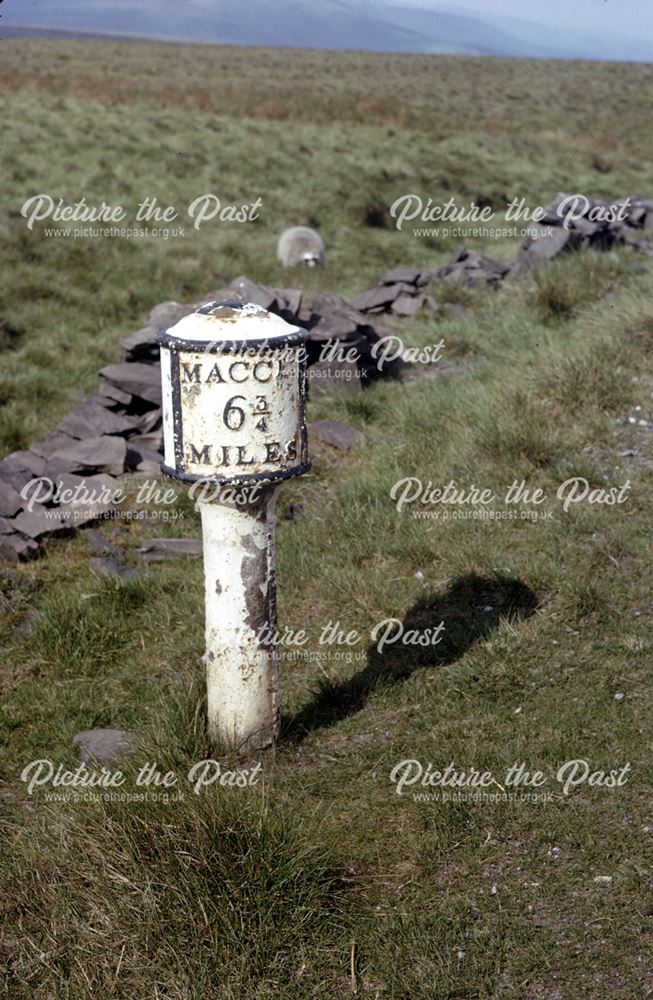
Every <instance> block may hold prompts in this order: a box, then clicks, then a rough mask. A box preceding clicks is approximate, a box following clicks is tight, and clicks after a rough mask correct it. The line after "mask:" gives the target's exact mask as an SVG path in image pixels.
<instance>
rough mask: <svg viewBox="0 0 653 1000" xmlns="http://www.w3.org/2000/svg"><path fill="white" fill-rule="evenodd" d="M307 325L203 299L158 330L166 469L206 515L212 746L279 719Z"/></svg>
mask: <svg viewBox="0 0 653 1000" xmlns="http://www.w3.org/2000/svg"><path fill="white" fill-rule="evenodd" d="M306 336H307V335H306V332H305V331H304V330H301V329H300V328H298V327H295V326H291V325H290V324H289V323H286V322H285V320H283V319H281V317H279V316H276V315H275V314H273V313H269V312H267V311H266V310H265V309H262V308H261V307H260V306H256V305H243V304H241V303H240V302H231V301H225V302H211V303H209V304H208V305H205V306H203V307H202V308H201V309H199V310H198V311H197V312H195V313H192V314H191V315H189V316H185V317H184V318H183V319H182V320H180V322H179V323H177V324H176V325H175V326H173V327H172V328H171V329H169V330H167V331H166V332H165V333H161V334H160V335H159V337H158V341H159V344H160V347H161V379H162V387H163V436H164V462H163V464H162V466H161V468H162V471H163V472H165V473H167V475H169V476H172V477H174V478H176V479H179V480H181V481H182V482H185V483H188V484H189V485H190V484H195V485H194V486H193V487H192V493H193V495H194V496H195V498H196V499H197V501H198V506H199V509H200V512H201V518H202V536H203V548H204V580H205V609H206V632H205V635H206V653H205V656H204V660H205V664H206V679H207V705H208V727H209V736H210V738H211V740H212V741H213V742H214V743H215V744H216V745H219V746H223V747H229V748H237V749H241V750H245V749H251V748H254V747H263V746H268V745H269V744H270V743H271V742H272V741H273V739H274V738H275V736H276V735H277V734H278V729H279V660H278V652H277V649H276V644H275V635H276V628H277V613H276V594H275V520H276V519H275V506H276V500H277V493H278V490H279V486H280V484H281V483H282V482H283V480H284V479H288V478H290V477H291V476H298V475H301V474H302V473H303V472H306V471H307V469H308V468H309V467H310V463H309V461H308V454H307V443H306V424H305V416H304V410H305V398H306V351H305V341H306Z"/></svg>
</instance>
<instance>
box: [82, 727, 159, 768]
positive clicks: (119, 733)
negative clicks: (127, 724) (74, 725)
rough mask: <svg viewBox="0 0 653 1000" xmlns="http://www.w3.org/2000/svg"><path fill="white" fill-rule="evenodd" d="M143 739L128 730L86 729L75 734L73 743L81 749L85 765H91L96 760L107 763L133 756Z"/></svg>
mask: <svg viewBox="0 0 653 1000" xmlns="http://www.w3.org/2000/svg"><path fill="white" fill-rule="evenodd" d="M141 739H142V737H141V735H140V733H134V732H129V731H128V730H126V729H86V730H84V732H81V733H75V735H74V736H73V743H75V744H76V745H77V746H78V747H79V756H80V759H81V760H82V761H83V763H85V764H90V763H91V762H92V761H94V760H97V761H100V762H101V763H107V762H109V761H112V760H115V759H116V758H117V757H124V756H127V755H129V754H133V753H135V751H136V750H137V749H138V747H139V744H140V742H141Z"/></svg>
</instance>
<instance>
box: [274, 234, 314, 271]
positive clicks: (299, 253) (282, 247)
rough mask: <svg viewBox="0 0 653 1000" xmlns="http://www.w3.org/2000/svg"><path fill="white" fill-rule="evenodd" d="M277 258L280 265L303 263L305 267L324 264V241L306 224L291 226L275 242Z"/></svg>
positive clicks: (287, 265)
mask: <svg viewBox="0 0 653 1000" xmlns="http://www.w3.org/2000/svg"><path fill="white" fill-rule="evenodd" d="M277 260H278V261H279V263H280V264H281V265H282V267H297V265H298V264H305V265H306V266H307V267H315V266H316V264H319V265H320V267H323V266H324V260H325V248H324V241H323V239H322V237H321V236H320V234H319V233H316V232H315V230H314V229H309V228H308V227H307V226H293V227H292V228H291V229H286V230H284V232H283V233H282V234H281V236H280V237H279V242H278V243H277Z"/></svg>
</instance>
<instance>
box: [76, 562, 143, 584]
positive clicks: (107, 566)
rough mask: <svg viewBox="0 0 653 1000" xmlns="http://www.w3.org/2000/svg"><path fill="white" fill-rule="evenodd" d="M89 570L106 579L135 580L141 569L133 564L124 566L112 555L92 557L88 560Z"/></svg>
mask: <svg viewBox="0 0 653 1000" xmlns="http://www.w3.org/2000/svg"><path fill="white" fill-rule="evenodd" d="M89 565H90V567H91V571H92V572H93V573H95V575H96V576H101V577H104V578H105V579H107V580H137V579H138V578H139V577H141V576H142V575H143V571H142V570H140V569H136V568H135V567H133V566H125V564H124V563H121V562H118V560H117V559H114V558H113V556H105V557H100V556H97V557H94V558H93V559H91V561H90V564H89Z"/></svg>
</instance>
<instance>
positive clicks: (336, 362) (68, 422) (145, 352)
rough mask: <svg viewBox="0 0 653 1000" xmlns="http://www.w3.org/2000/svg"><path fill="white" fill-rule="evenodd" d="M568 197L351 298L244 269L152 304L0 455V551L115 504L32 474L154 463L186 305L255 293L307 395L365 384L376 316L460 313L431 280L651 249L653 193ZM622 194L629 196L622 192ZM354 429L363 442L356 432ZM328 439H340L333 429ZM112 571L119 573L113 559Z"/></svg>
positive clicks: (482, 280)
mask: <svg viewBox="0 0 653 1000" xmlns="http://www.w3.org/2000/svg"><path fill="white" fill-rule="evenodd" d="M565 197H567V196H565V195H560V196H559V197H558V198H557V199H556V200H555V201H554V202H552V203H551V205H549V206H548V208H547V209H546V211H545V216H544V218H543V219H542V221H541V223H539V224H538V225H533V224H531V226H530V229H531V231H532V234H531V235H529V236H528V237H526V239H525V240H524V241H523V243H522V245H521V247H520V249H519V253H518V255H517V258H516V259H515V260H514V261H512V262H510V263H503V262H499V261H495V260H492V259H491V258H489V257H485V256H484V255H483V254H481V253H479V252H478V251H476V250H467V249H465V248H461V249H459V250H458V251H456V253H454V255H453V256H452V258H451V260H450V261H449V262H448V263H446V264H444V265H442V266H441V267H438V268H425V269H417V268H410V267H397V268H394V269H393V270H391V271H389V272H388V273H387V274H385V275H384V276H383V277H382V278H381V280H380V282H379V283H378V285H377V286H376V287H375V288H373V289H370V290H369V291H367V292H364V293H363V294H361V295H359V296H357V297H356V298H355V299H354V300H353V302H351V303H350V302H346V301H345V300H344V299H342V298H340V297H339V296H338V295H335V294H334V293H332V292H319V291H316V292H302V291H301V290H300V289H295V288H268V287H266V286H264V285H260V284H257V283H256V282H254V281H252V280H251V279H249V278H247V277H244V276H241V277H238V278H235V279H234V281H232V282H231V284H230V285H229V286H228V287H227V288H220V289H217V290H214V291H211V292H208V293H207V294H206V295H205V296H203V297H202V298H201V300H199V301H197V302H193V303H190V304H181V303H179V302H162V303H160V304H159V305H157V306H156V307H155V308H154V309H152V311H151V312H150V315H149V317H148V320H147V322H146V324H145V325H144V326H143V327H141V328H140V329H139V330H136V331H135V332H134V333H132V334H130V335H129V336H126V337H124V338H123V339H122V341H121V346H122V348H123V351H124V356H123V359H122V361H118V362H116V363H114V364H110V365H106V366H105V367H104V368H102V369H101V370H100V373H99V375H100V381H99V385H98V387H97V389H96V390H95V391H94V392H93V393H92V394H91V395H90V396H88V397H87V398H86V399H84V400H82V402H81V403H79V405H78V406H76V407H75V408H74V409H73V410H72V411H71V412H70V413H68V414H67V415H66V416H65V417H64V418H63V419H62V420H60V421H59V424H58V425H57V427H56V428H55V430H53V431H51V432H50V433H48V434H46V436H45V437H44V438H43V439H42V440H41V441H37V442H36V443H35V444H33V445H32V446H31V448H29V449H24V450H21V451H16V452H13V453H12V454H11V455H8V456H6V457H5V458H4V459H2V460H1V461H0V560H4V561H9V562H18V561H21V560H24V559H29V558H31V557H32V556H34V555H36V554H37V553H38V551H39V545H40V543H41V541H43V540H44V539H46V538H48V537H51V536H53V535H61V534H70V533H72V532H73V531H74V529H75V527H80V526H82V525H85V524H89V523H91V522H92V521H94V520H96V519H97V518H99V517H102V516H107V515H108V514H110V513H111V511H112V505H111V503H110V502H108V501H106V500H99V501H97V502H94V503H86V504H82V503H79V502H78V503H75V502H70V503H64V504H57V502H56V499H57V498H56V497H54V498H53V499H52V500H51V501H49V502H48V505H47V506H45V507H44V506H37V507H36V508H35V509H33V510H32V511H29V510H28V509H27V507H28V501H27V500H26V499H24V498H22V497H21V490H22V489H23V488H24V487H25V486H26V484H27V483H28V482H30V480H33V479H35V478H37V477H47V479H50V480H52V481H53V482H54V483H55V484H57V483H59V482H61V483H62V485H63V488H67V489H71V490H74V487H75V485H79V484H81V483H82V481H84V480H85V481H86V484H87V487H88V488H90V489H92V488H93V486H94V485H95V486H99V485H100V484H101V483H104V484H105V485H106V486H107V487H109V486H110V485H111V484H113V486H114V488H116V489H117V488H118V486H119V482H118V481H119V479H120V477H121V476H123V475H124V474H125V473H130V472H137V473H140V474H141V475H151V476H153V475H156V474H158V472H159V463H160V462H161V460H162V457H163V456H162V450H163V441H162V421H161V381H160V370H159V348H158V345H157V343H156V336H157V334H158V333H159V332H161V331H163V330H166V329H168V328H169V327H171V326H173V325H174V324H175V323H177V322H178V320H180V319H181V318H182V317H183V316H186V315H188V314H189V313H191V312H193V311H194V310H196V309H197V308H199V306H201V305H204V304H206V303H207V302H211V301H216V300H219V299H231V300H237V301H241V302H254V303H257V304H259V305H261V306H263V307H264V308H265V309H268V310H270V311H271V312H274V313H277V314H278V315H280V316H281V317H282V318H283V319H285V320H287V321H288V322H290V323H296V324H297V325H298V326H301V327H303V328H304V329H306V330H307V331H308V343H307V354H308V364H309V378H308V391H309V397H310V396H312V395H313V394H314V393H317V392H319V391H320V390H321V389H322V388H323V387H326V386H328V385H333V384H337V385H344V386H346V387H347V388H349V389H358V390H360V389H362V388H364V387H365V386H366V385H367V384H368V383H370V382H371V381H373V380H374V379H377V378H381V377H383V376H384V375H395V374H396V373H397V371H398V370H399V368H400V367H401V364H402V363H401V362H400V361H397V362H394V363H393V364H392V365H386V366H385V369H384V370H383V371H379V370H378V367H377V361H376V358H375V357H374V354H373V351H374V346H375V344H378V342H379V340H380V339H381V338H383V337H385V336H388V335H391V334H393V333H394V332H395V331H394V329H392V328H384V327H383V326H380V325H378V318H379V317H385V316H387V317H390V318H393V319H395V320H399V319H401V318H403V317H407V316H411V315H413V314H414V313H416V312H418V311H419V310H422V309H428V310H430V311H431V312H435V311H437V312H439V313H442V314H448V315H450V316H454V317H456V318H461V319H462V318H464V316H465V310H464V308H463V307H462V306H458V305H456V304H455V303H453V304H452V303H445V304H443V305H442V306H439V305H438V304H437V302H436V300H435V299H434V298H433V296H432V295H431V292H430V289H431V286H432V285H433V284H434V283H435V282H444V283H451V284H458V285H462V286H467V287H473V286H476V285H484V286H490V287H496V286H497V285H499V284H500V283H501V282H502V281H504V280H505V279H506V278H509V277H512V276H514V275H517V274H520V273H523V272H524V271H528V270H530V269H531V268H533V267H538V266H540V265H541V264H543V263H545V262H546V261H548V260H551V259H553V258H554V257H557V256H558V255H559V254H561V253H564V252H569V251H571V250H574V249H578V248H580V247H592V248H595V249H598V250H611V249H613V248H614V247H616V246H628V247H630V248H631V249H633V250H634V251H637V252H639V253H641V254H646V255H649V256H650V255H653V244H652V243H651V242H650V241H649V239H648V234H650V233H653V201H651V200H648V199H645V198H640V197H635V198H630V199H629V200H628V208H627V210H624V212H623V213H622V214H625V218H624V219H623V221H619V222H609V221H594V219H593V218H592V219H590V218H589V216H590V214H592V213H593V215H594V217H595V216H596V210H597V209H600V208H601V207H604V208H607V207H608V206H607V203H603V202H598V201H596V200H591V199H588V201H587V210H586V212H585V213H584V215H583V216H582V217H579V218H577V219H575V220H574V221H573V222H572V223H571V225H569V226H568V227H565V226H564V225H563V217H561V214H560V213H559V211H558V208H559V206H560V205H561V202H562V200H563V199H564V198H565ZM625 202H626V199H624V200H623V201H622V203H621V204H622V205H623V204H625ZM636 263H637V264H639V262H636ZM635 266H636V265H635V264H633V267H635ZM441 374H442V373H441ZM330 423H331V422H329V421H326V422H325V421H322V422H318V424H317V425H315V427H317V431H316V430H315V429H314V433H315V436H316V437H317V436H318V434H319V433H323V437H322V439H323V440H326V438H325V435H327V430H326V429H325V427H326V425H327V424H330ZM320 425H322V427H323V432H321V431H320V430H319V426H320ZM329 433H330V432H329ZM352 433H353V434H358V432H352ZM336 436H337V435H336ZM349 440H350V443H349V444H345V443H344V438H343V439H342V440H340V439H339V441H338V444H336V447H351V446H352V444H353V443H354V441H353V440H351V438H350V439H349ZM357 441H358V443H360V439H357ZM332 443H334V444H335V443H336V442H335V438H334V441H333V442H332ZM73 515H74V516H73ZM143 555H144V556H149V559H148V561H150V560H153V559H155V558H156V557H157V555H158V557H163V553H162V552H159V553H156V552H155V551H148V552H144V553H143ZM109 561H110V560H109V559H107V560H106V561H104V564H103V565H102V566H101V564H102V562H103V561H102V560H99V559H98V560H95V563H96V565H95V569H96V571H97V572H100V573H103V572H104V573H109V565H108V564H109ZM111 575H121V573H120V571H118V572H116V571H115V568H114V572H113V573H111Z"/></svg>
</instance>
